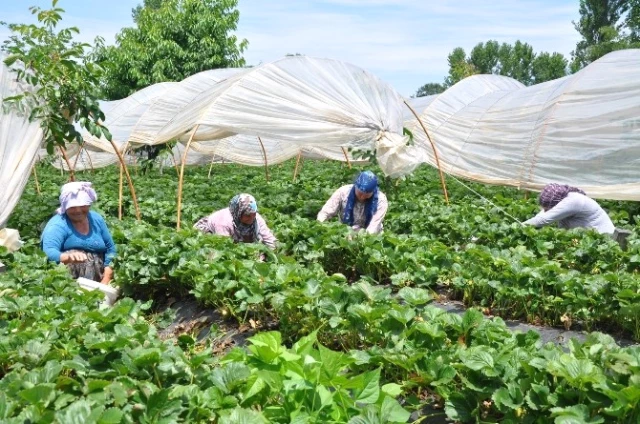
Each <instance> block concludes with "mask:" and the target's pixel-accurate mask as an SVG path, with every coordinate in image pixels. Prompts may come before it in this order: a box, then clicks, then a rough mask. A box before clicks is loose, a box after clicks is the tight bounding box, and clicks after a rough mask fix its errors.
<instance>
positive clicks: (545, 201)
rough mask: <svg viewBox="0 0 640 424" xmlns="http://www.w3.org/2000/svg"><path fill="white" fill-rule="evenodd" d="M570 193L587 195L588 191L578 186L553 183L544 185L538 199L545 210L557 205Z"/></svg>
mask: <svg viewBox="0 0 640 424" xmlns="http://www.w3.org/2000/svg"><path fill="white" fill-rule="evenodd" d="M569 193H580V194H584V195H585V196H586V193H585V192H584V191H582V190H580V189H579V188H577V187H571V186H569V185H566V184H556V183H551V184H547V185H546V186H544V188H543V189H542V191H541V192H540V198H539V199H538V201H539V203H540V206H542V207H543V208H544V209H545V210H549V209H551V208H553V207H555V206H556V205H557V204H558V203H560V201H561V200H562V199H564V198H565V197H567V195H568V194H569Z"/></svg>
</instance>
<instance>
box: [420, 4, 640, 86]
mask: <svg viewBox="0 0 640 424" xmlns="http://www.w3.org/2000/svg"><path fill="white" fill-rule="evenodd" d="M639 1H640V0H639ZM448 61H449V75H448V76H447V78H446V79H445V85H444V88H447V87H450V86H452V85H453V84H455V83H457V82H458V81H460V80H462V79H463V78H466V77H468V76H470V75H473V74H495V75H504V76H508V77H511V78H514V79H516V80H518V81H520V82H521V83H523V84H525V85H531V84H537V83H540V82H544V81H549V80H552V79H556V78H561V77H564V76H565V75H566V74H567V60H566V59H565V58H564V56H563V55H561V54H560V53H553V54H550V53H546V52H541V53H539V54H535V53H534V52H533V47H532V46H531V45H529V44H528V43H523V42H521V41H520V40H518V41H516V42H515V44H513V45H511V44H508V43H502V44H500V43H498V42H497V41H495V40H489V41H487V42H486V43H478V44H476V46H475V47H474V48H473V49H472V50H471V53H470V54H469V57H467V56H466V54H465V52H464V50H463V49H462V48H461V47H458V48H456V49H454V50H453V51H452V52H451V54H449V57H448ZM425 87H426V86H425ZM421 89H422V87H421Z"/></svg>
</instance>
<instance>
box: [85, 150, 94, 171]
mask: <svg viewBox="0 0 640 424" xmlns="http://www.w3.org/2000/svg"><path fill="white" fill-rule="evenodd" d="M84 151H85V152H87V159H88V160H89V166H90V167H91V173H92V174H95V173H96V170H95V169H94V168H93V160H91V155H90V154H89V151H88V150H87V149H86V148H85V149H84Z"/></svg>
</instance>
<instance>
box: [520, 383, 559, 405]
mask: <svg viewBox="0 0 640 424" xmlns="http://www.w3.org/2000/svg"><path fill="white" fill-rule="evenodd" d="M548 397H549V388H548V387H547V386H542V385H540V384H532V385H531V388H530V389H529V391H528V392H527V395H526V396H525V399H526V401H527V404H528V405H529V407H530V408H531V409H533V410H536V411H542V410H545V409H547V408H549V407H550V406H553V405H549V399H548Z"/></svg>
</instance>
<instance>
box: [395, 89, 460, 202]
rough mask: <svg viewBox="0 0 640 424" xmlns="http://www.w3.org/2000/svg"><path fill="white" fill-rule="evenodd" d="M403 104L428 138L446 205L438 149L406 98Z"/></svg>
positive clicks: (447, 200)
mask: <svg viewBox="0 0 640 424" xmlns="http://www.w3.org/2000/svg"><path fill="white" fill-rule="evenodd" d="M404 104H405V105H407V107H408V108H409V110H410V111H411V113H413V116H415V117H416V119H417V120H418V122H419V123H420V126H421V127H422V130H423V131H424V133H425V135H426V136H427V140H429V143H431V148H432V149H433V156H434V158H435V159H436V165H437V167H438V172H439V173H440V184H442V191H443V192H444V200H445V202H447V205H448V204H449V194H448V193H447V185H446V184H445V182H444V173H443V172H442V168H441V167H440V158H439V157H438V151H437V150H436V145H435V143H434V142H433V140H432V139H431V136H430V135H429V132H428V131H427V127H425V125H424V123H423V122H422V119H420V116H418V114H417V113H416V111H415V110H414V109H413V108H412V107H411V106H410V105H409V103H407V101H406V100H405V101H404Z"/></svg>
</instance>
